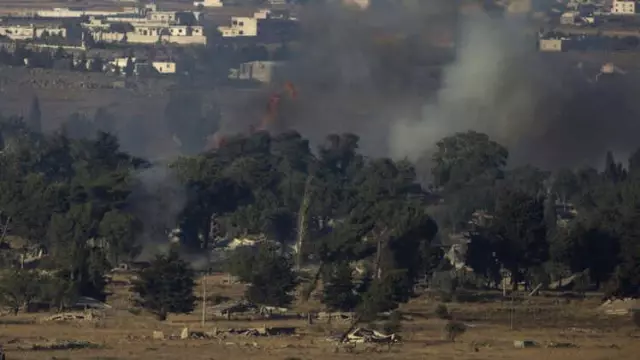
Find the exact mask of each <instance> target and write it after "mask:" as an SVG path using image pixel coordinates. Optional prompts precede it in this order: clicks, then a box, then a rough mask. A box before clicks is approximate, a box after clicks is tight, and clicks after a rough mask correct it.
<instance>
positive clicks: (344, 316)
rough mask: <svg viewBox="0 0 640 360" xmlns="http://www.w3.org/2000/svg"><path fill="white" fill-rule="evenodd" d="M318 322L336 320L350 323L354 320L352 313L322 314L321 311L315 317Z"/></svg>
mask: <svg viewBox="0 0 640 360" xmlns="http://www.w3.org/2000/svg"><path fill="white" fill-rule="evenodd" d="M316 318H317V319H318V320H325V321H333V320H337V321H340V322H352V321H353V319H354V318H355V314H354V313H352V312H324V311H321V312H319V313H318V314H317V315H316Z"/></svg>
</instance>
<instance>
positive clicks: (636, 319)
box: [631, 310, 640, 328]
mask: <svg viewBox="0 0 640 360" xmlns="http://www.w3.org/2000/svg"><path fill="white" fill-rule="evenodd" d="M631 318H632V319H633V323H634V324H636V326H637V327H639V328H640V310H634V311H633V312H632V313H631Z"/></svg>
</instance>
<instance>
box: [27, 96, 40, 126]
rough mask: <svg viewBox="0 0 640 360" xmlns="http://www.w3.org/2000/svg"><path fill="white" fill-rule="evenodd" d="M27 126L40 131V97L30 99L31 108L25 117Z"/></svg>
mask: <svg viewBox="0 0 640 360" xmlns="http://www.w3.org/2000/svg"><path fill="white" fill-rule="evenodd" d="M27 126H28V127H29V129H31V131H34V132H42V111H41V110H40V99H38V97H37V96H34V97H33V100H32V101H31V110H30V111H29V117H28V118H27Z"/></svg>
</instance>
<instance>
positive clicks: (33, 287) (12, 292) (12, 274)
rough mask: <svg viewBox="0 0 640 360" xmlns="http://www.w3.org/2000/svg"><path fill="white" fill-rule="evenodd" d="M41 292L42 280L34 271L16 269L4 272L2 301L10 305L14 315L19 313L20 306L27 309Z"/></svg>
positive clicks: (0, 292)
mask: <svg viewBox="0 0 640 360" xmlns="http://www.w3.org/2000/svg"><path fill="white" fill-rule="evenodd" d="M39 294H40V281H39V277H38V275H37V274H36V273H35V272H34V271H31V270H21V269H16V270H12V271H6V272H4V273H3V274H2V278H1V279H0V301H2V303H3V304H4V305H5V306H7V307H9V308H10V309H11V311H12V312H13V314H14V315H18V311H19V310H20V308H24V309H27V308H28V306H29V304H30V303H31V302H32V301H33V300H34V299H35V298H36V297H37V296H38V295H39Z"/></svg>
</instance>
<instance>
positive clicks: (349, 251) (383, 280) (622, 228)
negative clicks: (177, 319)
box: [0, 97, 640, 317]
mask: <svg viewBox="0 0 640 360" xmlns="http://www.w3.org/2000/svg"><path fill="white" fill-rule="evenodd" d="M174 100H175V101H176V102H177V101H179V99H178V97H176V98H175V99H174ZM172 106H173V105H171V106H169V107H168V109H167V114H168V115H167V116H169V117H170V116H177V115H176V114H173V115H171V114H172V110H171V109H172ZM170 110H171V111H170ZM212 111H214V112H215V109H214V110H212ZM207 116H208V115H207V114H203V113H197V114H196V113H194V115H193V116H192V118H193V119H194V120H193V121H195V123H197V124H200V123H201V122H207V121H208V120H207V119H208V117H207ZM211 116H212V118H215V117H217V115H215V114H214V115H211ZM40 117H41V113H40V107H39V103H38V101H37V99H34V101H33V106H32V111H31V114H30V115H29V117H28V119H26V120H25V121H23V120H22V119H17V118H4V119H2V121H0V140H1V141H0V145H1V147H2V151H1V153H0V165H2V171H1V172H0V224H4V226H5V227H6V231H3V232H4V235H3V239H2V241H3V242H9V239H12V241H13V240H15V239H19V240H20V242H21V243H22V244H23V245H21V246H23V247H24V249H27V248H34V247H39V248H43V249H45V250H46V253H47V254H48V257H46V258H45V259H44V260H41V261H40V264H38V265H39V266H40V267H45V268H49V269H51V270H54V271H53V274H55V276H53V279H57V280H55V281H61V282H63V285H64V286H62V285H61V286H60V287H59V288H60V290H59V291H58V293H56V294H53V295H52V294H48V295H47V299H48V300H46V301H49V302H50V303H52V304H57V305H62V304H64V303H67V302H69V301H71V299H73V298H74V297H75V296H92V297H96V298H104V295H105V294H104V287H105V279H104V274H105V272H106V271H107V270H108V269H109V268H110V267H113V266H116V265H118V263H120V262H121V261H126V260H131V259H135V258H136V257H137V256H138V255H139V254H140V253H141V251H142V250H143V249H145V247H147V248H154V247H156V245H157V244H158V243H166V242H167V239H168V237H169V233H170V232H172V230H175V229H178V230H179V231H173V232H172V233H173V234H177V236H178V237H179V241H180V248H181V251H189V252H196V253H200V254H205V253H208V251H209V250H211V249H212V248H216V247H219V246H221V244H224V242H225V240H230V239H234V238H253V239H266V241H264V242H263V245H264V244H266V245H264V246H263V245H258V246H257V247H255V248H252V247H240V248H239V250H237V251H236V252H234V254H233V255H232V256H231V258H230V259H229V261H228V263H227V266H229V269H230V270H231V271H232V272H233V273H234V274H235V275H237V276H238V278H239V279H240V280H241V281H243V282H246V283H248V284H250V286H249V287H248V290H247V293H246V296H247V297H249V298H250V299H252V300H253V301H254V302H257V303H260V304H263V305H273V306H284V305H288V304H290V303H291V301H292V300H293V295H294V289H295V287H296V285H297V284H298V283H299V282H300V280H301V279H302V280H303V281H304V282H306V284H304V288H305V291H304V293H305V295H306V296H308V295H309V294H310V293H312V292H313V290H314V289H316V285H317V284H323V287H322V288H323V289H324V291H323V294H322V300H323V302H324V303H325V304H326V306H327V307H329V308H332V309H340V310H352V309H356V310H358V312H359V313H360V314H361V316H363V317H367V316H368V315H370V314H376V313H378V312H381V311H389V310H393V309H395V308H396V307H397V306H398V304H400V303H403V302H406V301H408V300H409V299H410V298H411V297H412V296H413V295H414V288H415V286H414V285H415V283H416V282H417V281H419V280H421V279H423V278H425V277H426V276H427V275H431V274H433V273H434V272H437V271H438V270H442V269H443V264H444V262H443V259H442V255H443V254H442V251H441V250H440V249H438V248H437V247H435V246H434V244H435V243H434V240H435V239H436V238H439V240H440V242H441V243H443V244H447V243H449V240H448V239H449V238H450V237H454V236H453V235H462V236H463V237H464V238H466V239H469V240H471V243H470V245H469V247H468V251H467V258H466V263H467V265H469V266H470V267H471V268H472V269H473V271H474V272H475V273H476V275H478V276H479V277H480V278H481V279H483V282H482V283H483V284H484V285H485V286H496V284H498V283H499V282H500V280H501V279H502V278H503V277H504V276H505V275H509V276H510V278H511V279H512V280H514V281H513V284H514V286H515V285H516V284H517V283H524V284H525V286H529V285H533V284H537V283H541V282H546V283H549V282H551V281H555V280H557V279H559V278H561V277H563V276H566V275H569V274H571V273H576V272H585V271H587V272H588V273H589V279H590V280H591V282H592V283H593V286H594V287H597V288H600V289H603V290H606V291H607V292H608V294H610V295H616V296H627V295H637V294H638V288H639V286H640V265H639V264H640V242H639V241H638V237H637V236H636V234H637V233H638V232H640V228H639V227H640V222H639V221H637V220H638V216H639V212H638V209H639V208H640V207H639V205H640V172H639V171H640V167H639V166H638V163H640V161H638V160H637V159H640V155H638V154H634V155H633V156H632V157H631V159H630V161H629V166H628V167H624V166H622V164H619V163H617V162H616V161H615V159H614V158H613V156H612V155H611V154H609V155H608V156H607V157H606V159H607V160H606V164H605V166H604V170H603V171H598V170H596V169H592V168H581V169H576V170H572V169H564V170H561V171H558V172H555V173H549V172H545V171H542V170H540V169H536V168H535V167H532V166H526V167H521V168H513V169H508V168H507V167H506V165H507V162H508V151H507V149H506V148H504V147H503V146H502V145H500V144H498V143H496V142H494V141H492V140H491V139H489V137H488V136H486V135H484V134H480V133H475V132H467V133H460V134H455V135H452V136H450V137H447V138H445V139H442V141H440V142H439V143H438V144H437V146H436V149H435V151H434V152H433V156H432V158H430V159H428V162H429V164H430V165H431V166H432V178H433V183H432V184H431V185H432V186H430V187H428V188H429V190H428V191H427V190H426V188H425V187H424V186H421V185H420V184H419V183H418V181H417V176H416V171H415V168H414V166H413V165H412V164H411V163H409V162H407V161H393V160H390V159H384V158H382V159H371V158H367V157H365V156H363V155H362V154H360V153H359V152H358V140H359V139H358V137H357V136H356V135H353V134H341V135H331V136H328V137H327V139H326V142H325V143H323V144H321V145H320V146H319V148H318V149H317V151H313V150H312V149H311V148H310V146H309V142H308V141H307V140H306V139H304V138H302V137H301V136H300V135H299V134H298V133H296V132H284V133H280V134H277V135H272V134H269V133H266V132H255V133H252V134H250V135H246V136H236V137H230V138H227V139H226V140H225V141H224V142H223V143H222V144H221V146H220V147H219V148H217V149H215V150H210V151H206V152H202V153H199V154H195V155H194V153H195V148H194V149H191V148H189V149H187V148H185V149H184V150H185V151H186V152H187V153H188V154H189V155H185V156H183V157H180V158H178V159H177V160H175V161H173V162H171V163H170V164H160V165H158V164H151V163H149V162H147V161H145V160H142V159H139V158H136V157H133V156H131V155H129V154H127V153H126V152H123V151H122V150H120V146H119V141H118V138H117V137H116V136H114V135H111V134H109V133H107V132H97V133H96V132H95V130H96V128H102V129H103V130H105V131H108V129H107V128H108V122H109V115H108V113H106V112H104V111H99V112H98V113H96V117H95V119H94V121H93V122H92V125H93V127H91V128H89V130H87V131H86V132H84V133H78V134H70V133H69V129H67V130H65V129H63V130H62V131H60V132H56V133H53V134H50V135H43V134H41V133H40V132H39V131H40V127H41V119H40ZM76 121H78V122H82V121H85V120H82V119H78V120H76ZM212 121H213V120H212ZM198 126H199V125H198ZM214 128H215V127H212V128H211V129H214ZM175 130H176V132H179V131H180V130H185V129H175ZM185 131H186V130H185ZM177 135H178V136H181V135H183V134H177ZM183 136H186V137H188V136H190V135H189V134H186V133H185V134H184V135H183ZM200 140H202V141H204V137H203V138H202V139H200ZM185 145H186V144H185ZM198 147H200V145H198ZM154 169H155V170H158V169H160V170H162V171H161V172H158V171H151V170H154ZM161 173H162V174H163V175H160V174H161ZM150 184H151V185H153V186H151V185H150ZM567 209H571V210H575V211H573V212H570V211H566V210H567ZM567 213H570V214H569V215H570V216H567ZM478 214H485V216H481V218H482V219H481V220H482V221H478V219H476V220H474V221H471V222H470V220H472V219H475V218H477V217H478ZM171 256H177V255H175V254H174V255H170V257H169V258H159V259H158V260H156V265H157V266H156V269H155V270H154V271H155V272H149V273H147V274H155V275H149V276H148V278H146V280H145V281H146V288H144V287H141V286H142V285H140V286H139V288H138V290H139V292H140V294H141V295H143V292H144V294H148V295H145V296H143V298H145V300H144V301H145V303H146V305H145V306H147V307H149V308H152V309H155V311H156V312H157V313H158V315H159V316H161V317H164V316H165V315H166V313H167V312H172V311H188V309H189V306H186V305H185V306H180V307H176V308H171V307H170V306H169V305H167V303H165V302H164V301H165V300H161V299H164V297H163V296H164V295H163V296H160V295H158V294H157V293H154V291H159V290H158V289H153V286H152V285H153V283H152V282H153V281H155V280H153V279H155V278H156V275H157V276H160V278H162V276H161V275H159V274H161V273H162V271H168V270H167V269H169V268H171V266H178V265H176V264H177V261H178V260H177V259H173V258H171ZM169 262H171V263H169ZM3 264H4V265H5V267H8V268H11V267H13V268H15V267H23V266H24V261H22V264H21V263H20V261H19V260H17V259H16V258H10V257H8V258H7V257H6V256H3ZM159 264H164V265H163V266H164V267H162V266H160V265H159ZM181 266H182V265H180V266H178V267H179V268H180V269H183V268H182V267H181ZM163 269H164V270H163ZM171 269H173V268H171ZM174 270H175V269H174ZM183 270H184V269H183ZM172 271H173V270H172ZM176 271H177V270H176ZM181 271H182V270H181ZM188 272H189V271H188V270H184V274H185V275H184V279H187V278H190V277H192V274H190V273H188ZM21 276H31V275H27V274H26V273H25V274H22V275H21ZM47 281H48V283H52V282H54V280H51V279H49V280H47ZM187 283H188V281H187V280H185V282H184V284H186V285H185V287H184V288H181V289H183V290H184V289H186V288H187V287H188V286H187V285H188V284H187ZM61 284H62V283H61ZM150 284H151V285H150ZM163 286H165V285H163ZM166 286H169V285H166ZM3 289H4V290H3V298H4V299H5V303H8V304H10V305H11V306H12V307H13V308H15V306H16V304H17V303H19V302H23V303H24V302H27V301H29V300H30V299H31V298H33V297H34V296H35V297H38V296H39V295H37V294H36V295H32V293H31V291H30V290H29V289H22V288H20V287H16V285H12V283H10V282H8V283H7V284H6V286H5V287H4V288H3ZM143 290H144V291H143ZM181 291H182V290H181ZM186 291H187V290H184V291H182V292H181V294H183V295H184V296H186V294H187V293H186ZM153 294H155V295H153ZM181 296H182V295H181ZM43 298H44V296H43ZM56 299H57V300H56ZM63 299H64V301H63ZM169 300H170V299H169ZM169 300H167V301H169ZM158 304H160V305H158ZM161 305H162V306H161ZM171 306H173V305H171ZM168 307H169V308H168Z"/></svg>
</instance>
